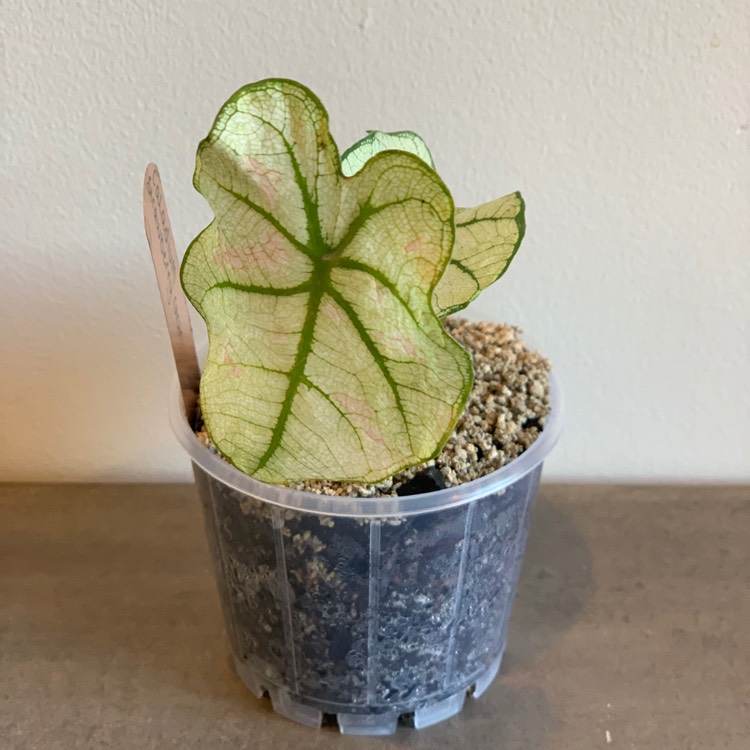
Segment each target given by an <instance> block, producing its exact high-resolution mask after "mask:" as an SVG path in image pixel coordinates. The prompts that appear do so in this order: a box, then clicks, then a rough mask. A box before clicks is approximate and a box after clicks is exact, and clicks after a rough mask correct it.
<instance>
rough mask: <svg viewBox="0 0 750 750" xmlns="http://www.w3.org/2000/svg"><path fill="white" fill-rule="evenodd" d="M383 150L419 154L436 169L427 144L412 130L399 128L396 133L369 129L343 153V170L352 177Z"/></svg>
mask: <svg viewBox="0 0 750 750" xmlns="http://www.w3.org/2000/svg"><path fill="white" fill-rule="evenodd" d="M382 151H406V152H407V153H409V154H414V155H415V156H418V157H419V158H420V159H421V160H422V161H423V162H424V163H425V164H427V165H429V166H430V167H431V168H432V169H435V162H434V161H433V160H432V154H431V153H430V149H428V148H427V144H426V143H425V142H424V141H423V140H422V138H421V137H420V136H418V135H417V134H416V133H412V131H411V130H399V131H397V132H395V133H384V132H382V131H380V130H368V131H367V135H366V136H365V137H364V138H363V139H362V140H361V141H357V142H356V143H355V144H354V145H353V146H351V147H350V148H348V149H347V150H346V151H344V153H343V154H342V156H341V171H342V172H343V173H344V175H346V176H347V177H350V176H351V175H353V174H356V173H357V172H359V170H360V169H362V167H364V166H365V164H366V163H367V162H368V161H369V160H370V159H372V157H373V156H375V155H376V154H379V153H381V152H382Z"/></svg>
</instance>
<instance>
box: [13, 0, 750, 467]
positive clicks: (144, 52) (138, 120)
mask: <svg viewBox="0 0 750 750" xmlns="http://www.w3.org/2000/svg"><path fill="white" fill-rule="evenodd" d="M2 5H3V11H2V14H1V15H2V20H1V21H0V22H1V23H2V26H3V39H4V71H3V84H2V85H3V90H2V110H3V112H2V117H3V118H4V119H3V127H2V131H3V138H4V139H5V140H4V142H3V152H4V153H3V158H2V164H1V165H0V170H2V182H3V200H2V203H1V204H0V211H2V214H3V215H2V235H1V236H2V271H1V272H0V321H1V322H0V364H1V367H0V386H1V387H2V392H3V403H2V407H0V435H1V437H0V441H1V446H0V478H2V479H18V480H27V479H39V478H41V479H49V480H55V479H69V480H97V479H102V480H103V479H175V478H187V477H188V465H187V461H186V459H185V458H184V457H183V455H182V453H181V450H180V449H179V448H178V446H177V445H176V443H175V441H174V439H173V438H172V436H171V434H170V431H169V427H168V425H167V420H166V414H165V400H166V398H167V394H168V391H169V388H170V381H171V378H172V373H173V368H172V364H171V360H170V352H169V344H168V340H167V336H166V332H165V326H164V322H163V319H162V313H161V308H160V303H159V299H158V294H157V290H156V286H155V281H154V277H153V271H152V269H151V265H150V260H149V258H148V251H147V247H146V243H145V239H144V234H143V229H142V218H141V206H140V200H141V181H142V174H143V169H144V167H145V165H146V163H147V162H148V161H150V160H154V161H156V162H157V163H158V164H159V166H160V169H161V174H162V179H163V180H164V183H165V188H166V191H167V195H168V198H169V202H170V206H171V211H172V219H173V223H174V227H175V234H176V237H177V240H178V243H179V244H180V246H181V248H184V247H185V246H186V244H187V242H188V241H189V240H190V238H191V237H192V236H194V234H196V233H197V231H198V230H199V229H200V228H202V226H203V225H204V224H205V223H206V222H207V221H208V219H209V212H208V210H207V207H206V205H205V204H204V202H203V199H202V198H201V197H200V196H199V195H198V194H196V193H195V192H194V191H193V189H192V187H191V174H192V167H193V156H194V151H195V147H196V145H197V143H198V141H199V140H200V138H201V137H203V136H204V135H205V133H206V131H207V130H208V127H209V125H210V123H211V121H212V118H213V116H214V114H215V113H216V111H217V110H218V107H219V106H220V105H221V103H222V102H223V101H224V99H225V98H226V97H227V96H228V95H229V94H231V93H232V92H233V91H234V90H235V89H236V88H238V87H239V86H240V85H242V84H244V83H247V82H250V81H252V80H256V79H260V78H264V77H267V76H271V75H275V76H285V77H291V78H296V79H298V80H301V81H302V82H304V83H306V84H308V85H309V86H310V87H311V88H312V89H313V90H314V91H316V92H317V93H318V95H319V96H320V97H321V99H322V100H323V102H324V103H325V104H326V105H327V107H328V109H329V112H330V115H331V123H332V129H333V132H334V135H335V137H336V138H337V141H338V143H339V145H340V146H342V147H344V146H346V145H348V144H349V143H351V142H352V141H354V140H355V139H357V138H358V137H359V136H360V135H361V134H362V132H363V131H364V129H365V128H368V127H370V128H372V127H375V128H380V129H384V130H389V129H399V128H404V127H406V128H413V129H415V130H418V131H420V132H421V133H422V134H423V135H424V137H425V139H426V140H427V142H428V143H429V144H430V146H431V148H432V151H433V154H434V155H435V158H436V161H437V163H438V168H439V170H440V171H441V174H442V176H443V177H444V179H445V180H446V182H447V183H448V185H449V186H451V188H452V190H453V193H454V196H455V198H456V202H457V203H458V204H463V205H466V204H471V203H472V202H475V203H479V202H482V201H483V200H486V199H489V198H492V197H495V196H497V195H500V194H501V193H504V192H509V191H510V190H513V189H516V188H520V189H521V190H522V191H523V193H524V195H525V197H526V200H527V203H528V222H529V229H528V234H527V238H526V240H525V243H524V247H523V248H522V251H521V253H520V254H519V256H518V258H517V259H516V261H515V263H514V266H513V267H512V268H511V270H510V272H509V273H508V274H507V275H506V276H505V277H504V279H503V280H502V281H501V282H500V283H499V284H498V285H497V286H496V287H495V288H493V289H491V290H490V291H488V292H486V293H485V294H484V296H483V297H482V298H481V301H478V303H476V304H475V305H474V306H473V307H472V308H471V315H472V316H473V317H480V316H481V317H486V318H491V319H496V320H503V321H509V322H515V323H518V324H520V325H522V326H523V327H524V328H525V329H526V330H527V331H528V333H529V334H530V336H531V337H532V338H533V339H534V341H535V342H536V343H537V344H538V345H539V346H540V347H541V348H542V349H543V350H544V351H545V352H546V353H547V354H549V356H550V357H551V358H552V359H553V360H554V362H555V365H556V367H557V369H558V371H559V373H560V375H561V377H562V379H563V381H564V385H565V389H566V393H567V401H568V413H567V431H566V434H565V437H564V440H563V442H562V443H561V445H560V447H559V448H558V450H557V451H556V453H555V455H554V458H553V459H552V460H551V461H550V462H549V464H548V476H551V477H556V478H583V479H588V478H622V479H644V478H657V479H665V480H666V479H705V480H711V479H728V480H729V479H734V480H737V479H748V478H750V462H749V461H748V460H747V455H746V454H745V455H744V456H743V454H742V451H741V448H743V447H744V449H745V451H747V447H748V446H750V427H749V425H750V396H749V395H748V391H749V389H748V383H749V382H750V351H749V344H748V340H749V338H750V331H749V330H748V329H749V328H750V325H749V323H750V307H749V306H748V304H749V303H748V299H747V291H746V290H747V289H749V288H750V262H749V261H748V251H750V212H748V198H750V183H749V179H750V178H749V176H750V159H749V158H748V138H749V137H750V133H749V132H748V125H749V121H750V113H748V96H747V91H748V78H749V73H750V70H749V68H750V64H749V59H748V44H747V39H748V32H749V29H748V27H749V25H750V24H749V22H748V10H747V8H748V6H747V3H746V2H744V0H727V1H726V2H716V1H715V0H713V1H704V2H696V3H686V2H678V1H677V0H672V2H661V3H654V2H651V1H650V0H635V1H631V2H628V3H620V2H616V1H615V0H609V1H606V2H594V1H593V0H587V1H585V2H560V1H559V0H547V1H546V2H530V3H515V2H513V3H512V2H508V1H507V0H502V1H501V2H498V1H497V0H481V1H475V2H461V3H454V2H445V1H444V0H431V2H413V3H405V2H400V3H399V2H395V0H380V1H376V2H332V1H331V0H327V1H323V0H313V1H308V2H304V3H303V2H292V1H291V0H276V2H274V3H254V2H247V0H231V1H230V2H222V3H219V5H220V6H221V8H220V9H219V10H215V9H214V3H213V2H188V1H187V0H171V1H170V2H164V1H158V0H156V1H152V2H146V1H145V0H131V1H130V2H127V3H125V2H117V1H116V0H96V1H95V0H89V1H88V2H85V1H79V2H72V1H70V2H41V0H31V1H29V0H27V1H26V2H24V1H23V0H4V2H3V4H2Z"/></svg>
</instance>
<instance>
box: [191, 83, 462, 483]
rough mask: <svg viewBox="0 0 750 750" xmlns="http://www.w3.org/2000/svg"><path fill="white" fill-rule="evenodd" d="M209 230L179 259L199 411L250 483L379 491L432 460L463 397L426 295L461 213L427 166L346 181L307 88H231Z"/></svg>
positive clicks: (199, 168) (402, 156)
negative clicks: (197, 338)
mask: <svg viewBox="0 0 750 750" xmlns="http://www.w3.org/2000/svg"><path fill="white" fill-rule="evenodd" d="M193 182H194V185H195V187H196V188H197V189H198V190H199V191H200V192H201V193H202V194H203V195H204V196H205V197H206V199H207V200H208V202H209V204H210V205H211V207H212V208H213V210H214V214H215V217H216V218H215V219H214V221H213V222H211V224H210V225H209V226H208V227H207V228H206V229H205V230H204V231H203V232H202V233H201V234H200V235H199V236H198V237H197V238H196V239H195V240H194V241H193V242H192V244H191V245H190V247H189V248H188V250H187V253H186V255H185V258H184V261H183V266H182V271H181V278H182V283H183V288H184V289H185V292H186V294H187V295H188V297H189V299H190V300H191V301H192V303H193V304H194V305H195V307H196V309H197V310H198V311H199V312H200V314H201V315H202V316H203V317H204V319H205V320H206V324H207V327H208V333H209V350H208V355H207V360H206V364H205V367H204V370H203V376H202V379H201V408H202V413H203V418H204V420H205V424H206V428H207V430H208V432H209V435H210V437H211V439H212V441H213V443H214V444H215V445H216V447H217V448H218V449H219V451H220V452H221V453H222V454H224V456H225V457H226V458H227V459H228V460H229V461H230V462H231V463H233V464H234V465H236V466H237V467H238V468H240V469H241V470H243V471H245V472H247V473H248V474H251V475H253V476H255V477H257V478H258V479H261V480H263V481H267V482H273V483H288V482H293V481H297V480H302V479H311V478H325V479H330V480H344V479H352V480H359V481H376V480H379V479H381V478H384V477H386V476H389V475H391V474H393V473H395V472H396V471H398V470H400V469H401V468H404V467H405V466H408V465H411V464H416V463H419V462H421V461H423V460H426V459H429V458H430V457H432V456H434V455H436V454H437V452H438V451H439V449H440V447H441V446H442V444H443V443H444V441H445V440H446V439H447V438H448V436H449V434H450V432H451V430H452V429H453V426H454V424H455V422H456V420H457V419H458V416H459V414H460V413H461V410H462V408H463V406H464V404H465V402H466V398H467V396H468V393H469V390H470V388H471V383H472V375H473V373H472V364H471V358H470V357H469V355H468V353H467V352H466V351H465V350H464V349H463V348H462V347H461V346H460V345H459V344H458V343H457V342H456V341H455V340H454V339H452V338H451V337H450V336H449V335H448V334H447V333H446V332H445V330H444V328H443V326H442V324H441V323H440V321H439V319H438V318H437V316H436V315H435V314H434V312H433V310H432V306H431V298H432V293H433V290H434V288H435V285H436V284H437V282H438V280H439V279H440V277H441V276H442V274H443V272H444V270H445V267H446V265H447V263H448V260H449V258H450V252H451V247H452V245H453V236H454V230H453V202H452V199H451V196H450V194H449V192H448V190H447V189H446V187H445V185H444V184H443V183H442V181H441V180H440V178H439V177H438V176H437V174H436V173H435V172H434V171H433V170H432V169H430V168H429V167H428V166H427V165H426V164H424V163H423V162H422V161H421V160H420V159H419V158H417V157H415V156H414V155H411V154H407V153H396V152H393V151H387V152H384V153H381V154H379V155H377V156H376V157H374V158H373V159H371V160H370V161H369V162H368V163H367V164H366V165H365V166H364V167H363V168H362V169H361V170H360V171H359V172H358V173H357V174H356V175H354V176H353V177H349V178H346V177H344V176H343V174H342V172H341V167H340V160H339V154H338V150H337V148H336V145H335V144H334V142H333V139H332V138H331V135H330V133H329V131H328V117H327V114H326V111H325V109H324V108H323V106H322V105H321V103H320V102H319V101H318V99H317V98H316V97H315V95H314V94H312V92H310V91H309V90H308V89H306V88H305V87H303V86H301V85H300V84H297V83H294V82H292V81H284V80H268V81H262V82H260V83H256V84H252V85H250V86H246V87H244V88H243V89H240V91H238V92H237V93H236V94H235V95H234V96H233V97H232V98H231V99H230V100H229V101H228V102H227V103H226V104H225V105H224V107H223V108H222V109H221V111H220V112H219V115H218V117H217V119H216V121H215V123H214V126H213V128H212V129H211V132H210V133H209V135H208V137H207V138H206V139H205V140H204V141H203V142H202V143H201V145H200V147H199V149H198V156H197V161H196V169H195V175H194V179H193Z"/></svg>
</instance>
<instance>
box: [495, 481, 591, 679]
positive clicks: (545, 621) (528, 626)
mask: <svg viewBox="0 0 750 750" xmlns="http://www.w3.org/2000/svg"><path fill="white" fill-rule="evenodd" d="M593 594H594V583H593V579H592V574H591V553H590V551H589V548H588V546H587V545H586V542H585V541H584V538H583V535H582V534H581V533H580V532H579V530H578V529H577V528H576V526H575V524H574V522H573V521H572V519H571V516H570V515H569V514H568V513H567V512H566V509H565V504H564V503H562V502H559V501H558V502H552V501H550V500H548V499H547V497H546V493H545V487H544V485H542V486H541V487H540V489H539V496H538V497H537V502H536V507H535V509H534V514H533V516H532V519H531V532H530V534H529V542H528V547H527V549H526V556H525V558H524V563H523V569H522V571H521V580H520V582H519V585H518V595H517V597H516V602H515V605H514V609H513V615H512V617H511V621H510V628H509V634H508V645H507V649H506V653H505V657H504V659H503V668H502V673H503V674H511V673H513V672H515V671H516V670H523V669H525V668H526V667H529V666H531V664H532V663H533V662H534V661H535V659H536V657H537V656H538V655H540V654H542V653H544V652H545V651H547V650H548V649H550V648H551V647H552V645H553V644H554V643H555V641H556V640H557V639H558V638H560V637H561V636H562V635H563V633H565V632H566V631H567V630H569V629H570V628H571V627H572V626H573V624H574V623H575V622H576V620H578V618H579V616H580V615H581V613H582V611H583V610H584V608H585V606H586V603H587V602H588V601H589V599H591V597H592V596H593Z"/></svg>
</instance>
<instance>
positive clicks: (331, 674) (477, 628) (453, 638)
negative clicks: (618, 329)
mask: <svg viewBox="0 0 750 750" xmlns="http://www.w3.org/2000/svg"><path fill="white" fill-rule="evenodd" d="M446 327H447V328H448V330H449V331H450V332H451V333H452V335H453V336H454V337H455V338H456V339H458V340H459V341H460V342H461V343H462V344H464V346H465V347H466V348H467V349H468V350H469V351H470V352H471V353H472V356H473V358H474V364H475V371H476V377H475V385H474V389H473V391H472V393H471V396H470V400H469V403H468V406H467V408H466V409H465V411H464V414H463V416H462V417H461V419H460V421H459V423H458V425H457V428H456V430H455V432H454V434H453V436H452V437H451V438H450V439H449V440H448V442H447V443H446V445H445V446H444V448H443V451H442V452H441V453H440V455H439V456H438V457H437V458H436V459H435V460H434V461H431V462H429V463H428V464H423V465H422V466H417V467H413V468H412V469H410V470H407V471H404V472H401V473H400V474H398V475H396V476H394V477H393V478H392V479H390V480H388V481H386V482H381V483H379V484H377V485H358V484H352V483H332V482H308V483H301V484H298V485H295V487H297V488H300V489H306V490H309V491H313V492H318V493H325V494H331V495H349V496H365V497H376V496H384V495H397V494H411V493H414V492H422V491H425V490H427V491H429V490H430V489H439V488H440V487H442V486H443V485H446V486H453V485H457V484H460V483H462V482H465V481H469V480H471V479H474V478H477V477H479V476H482V475H484V474H487V473H490V472H492V471H494V470H495V469H497V468H500V467H501V466H503V465H504V464H506V463H508V462H509V461H511V460H512V459H513V458H515V457H516V456H518V455H520V454H521V453H522V452H523V451H524V450H525V449H526V448H528V447H529V446H530V445H531V444H532V443H533V441H534V440H535V439H536V438H537V436H538V435H539V432H540V431H541V430H542V429H543V428H544V425H545V420H546V418H547V415H548V413H549V409H550V394H549V382H548V374H549V369H550V365H549V363H548V362H547V360H546V359H544V358H543V357H541V356H540V355H539V354H537V353H535V352H533V351H531V350H530V349H528V348H527V347H526V346H525V345H524V344H523V342H522V341H521V338H520V331H519V330H518V329H517V328H514V327H509V326H503V325H499V324H494V323H469V322H467V321H465V320H461V319H449V320H448V321H447V322H446ZM204 438H205V435H204ZM540 473H541V466H538V467H537V468H536V469H534V470H532V471H531V472H530V473H529V474H527V475H525V476H523V477H520V478H519V479H518V480H517V481H516V482H515V483H514V484H512V485H510V486H508V487H506V488H504V489H501V490H499V491H495V492H489V493H488V494H486V495H484V496H482V497H479V498H477V499H475V500H473V501H472V502H470V503H466V504H464V505H461V506H458V507H452V508H447V509H444V510H440V511H429V512H424V513H421V514H418V515H413V516H384V517H381V518H372V519H371V518H361V517H349V516H343V517H335V518H334V517H330V516H324V515H318V514H315V513H309V512H302V511H297V510H292V509H284V508H280V507H275V506H272V505H269V504H268V503H266V502H264V501H263V500H261V499H260V498H256V497H253V496H251V495H247V494H245V493H242V492H239V491H238V490H234V489H232V488H231V487H229V486H227V485H225V484H223V483H222V482H221V481H219V480H217V479H215V478H214V477H212V476H210V475H209V474H206V473H205V472H203V470H202V469H201V468H200V467H198V466H196V467H195V474H196V480H197V483H198V487H199V490H200V496H201V501H202V503H203V507H204V511H205V521H206V531H207V534H208V537H209V546H210V548H211V552H212V556H213V558H214V566H215V570H216V576H217V581H218V586H219V592H220V594H221V600H222V606H223V608H224V615H225V619H226V622H227V628H228V631H229V635H230V639H231V641H232V647H233V652H234V656H235V659H236V660H237V662H238V668H239V672H240V674H241V675H243V679H244V680H245V681H246V683H247V684H248V686H249V687H251V689H253V691H254V692H256V694H261V693H262V692H267V693H269V694H270V696H271V698H272V700H273V701H274V705H276V707H277V708H278V710H280V711H281V712H282V713H285V714H286V715H287V716H294V715H295V714H296V712H297V711H298V710H299V709H298V708H297V707H305V708H304V709H303V710H305V711H310V710H312V711H313V712H318V711H319V712H321V716H322V715H323V714H329V715H330V714H336V715H338V716H339V717H340V719H341V718H342V717H343V716H344V715H348V716H351V715H353V714H358V715H362V714H364V715H366V716H367V717H374V719H375V720H376V721H379V720H380V718H378V716H380V715H382V717H384V719H387V720H390V719H388V717H395V716H412V715H413V713H414V712H415V711H416V712H419V711H425V710H432V709H431V708H430V707H432V706H434V705H435V704H438V705H444V704H443V703H441V702H443V701H447V700H449V699H453V698H454V697H459V698H460V697H461V696H462V694H463V693H464V692H465V691H467V690H469V691H471V690H472V689H473V686H474V685H477V684H478V683H480V684H484V682H486V681H487V680H488V679H491V677H492V675H493V674H494V672H495V670H496V669H497V665H498V664H499V661H500V658H501V656H502V652H503V649H504V645H505V635H506V629H507V623H508V618H509V615H510V610H511V605H512V601H513V597H514V595H515V589H516V586H517V582H518V575H519V570H520V564H521V558H522V555H523V551H524V548H525V545H526V538H527V533H528V524H529V514H530V509H531V506H532V503H533V499H534V495H535V493H536V487H537V483H538V481H539V476H540ZM277 702H278V705H277ZM457 705H458V706H459V707H460V702H459V703H458V704H457ZM375 715H378V716H375ZM307 720H309V716H308V719H306V721H307ZM368 721H369V719H368ZM373 726H374V725H373Z"/></svg>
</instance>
